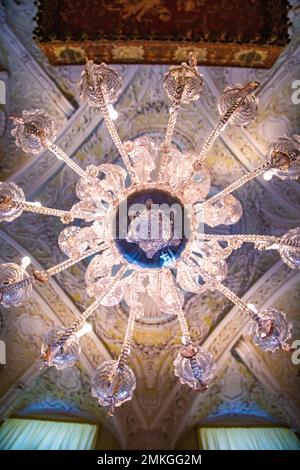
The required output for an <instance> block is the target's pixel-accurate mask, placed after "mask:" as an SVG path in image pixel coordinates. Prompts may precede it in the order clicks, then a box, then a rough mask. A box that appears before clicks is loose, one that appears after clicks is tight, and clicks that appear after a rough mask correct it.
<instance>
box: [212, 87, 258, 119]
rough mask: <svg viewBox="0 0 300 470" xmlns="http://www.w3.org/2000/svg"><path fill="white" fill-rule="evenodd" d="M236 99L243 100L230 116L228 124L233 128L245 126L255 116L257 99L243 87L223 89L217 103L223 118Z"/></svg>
mask: <svg viewBox="0 0 300 470" xmlns="http://www.w3.org/2000/svg"><path fill="white" fill-rule="evenodd" d="M238 99H243V101H242V102H241V104H240V105H239V107H238V108H237V109H236V111H235V112H234V113H233V114H232V115H231V117H230V119H229V122H230V124H232V125H234V126H245V125H247V124H249V123H250V122H251V121H253V119H254V118H255V117H256V115H257V108H258V98H257V97H256V96H255V95H254V94H253V93H249V90H248V89H247V88H245V87H244V86H243V85H239V84H237V85H235V86H233V87H227V88H225V90H224V92H223V94H222V95H221V97H220V99H219V103H218V109H219V113H220V114H221V116H223V115H224V114H225V113H226V112H227V111H228V110H229V108H230V107H231V106H232V105H233V104H234V103H235V102H236V100H238Z"/></svg>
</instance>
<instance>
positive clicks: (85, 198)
mask: <svg viewBox="0 0 300 470" xmlns="http://www.w3.org/2000/svg"><path fill="white" fill-rule="evenodd" d="M163 85H164V89H165V91H166V94H167V96H168V98H169V99H170V100H171V101H172V104H171V107H170V115H169V121H168V124H167V129H166V135H165V139H164V141H163V142H162V143H161V144H160V145H157V144H156V143H155V142H154V141H152V140H151V139H150V138H149V137H139V138H137V139H136V140H134V141H132V142H131V141H127V142H124V143H123V142H122V141H121V139H120V137H119V135H118V132H117V130H116V127H115V124H114V122H113V121H112V119H111V116H110V112H109V105H111V104H112V103H114V102H115V101H116V99H117V97H118V95H119V93H120V89H121V79H120V77H119V75H118V74H117V72H116V71H115V70H113V69H111V68H110V67H108V66H107V65H105V64H100V65H95V64H94V63H93V62H92V61H88V62H87V64H86V66H85V69H84V71H83V72H82V79H81V83H80V86H81V97H82V99H86V100H87V101H88V103H89V105H90V106H94V107H97V108H99V111H100V112H102V114H103V117H104V120H105V123H106V125H107V128H108V131H109V133H110V135H111V138H112V140H113V142H114V143H115V145H116V147H117V149H118V151H119V154H120V156H121V157H122V160H123V165H124V168H123V166H120V165H112V164H101V165H90V166H88V167H87V168H86V169H85V170H84V169H82V168H81V167H79V166H78V165H77V164H76V163H75V162H74V161H73V160H72V159H71V158H70V157H68V156H67V155H66V154H65V153H64V152H63V150H61V149H60V148H59V147H58V146H57V145H56V144H55V143H54V141H55V133H56V130H55V124H54V122H53V120H52V119H51V118H50V117H49V116H48V115H47V113H46V112H44V111H40V110H34V111H31V112H28V111H24V112H23V114H22V117H13V118H12V119H13V121H14V123H15V128H14V130H13V131H12V135H13V136H14V137H15V139H16V144H17V145H18V146H20V147H21V148H22V149H23V150H24V151H25V152H27V153H33V154H35V153H39V152H41V151H42V150H43V149H45V148H46V149H48V150H49V151H50V152H52V153H53V154H54V155H55V156H56V157H57V158H59V159H61V160H63V161H64V162H65V163H66V164H67V165H68V166H69V167H70V168H71V169H72V170H73V171H75V172H76V173H77V174H78V176H79V179H78V182H77V185H76V195H77V197H78V200H79V202H77V203H76V204H75V205H74V206H73V207H72V208H70V209H69V210H60V209H52V208H48V207H43V206H40V205H36V204H35V203H32V202H28V201H26V199H25V195H24V193H23V191H22V189H21V188H19V187H18V186H17V185H16V184H14V183H6V182H1V183H0V221H4V222H5V221H6V222H11V221H13V220H14V219H16V218H17V217H19V216H20V215H21V214H22V212H23V211H30V212H35V213H37V214H44V215H47V216H53V217H58V218H59V219H60V220H61V222H62V223H63V224H67V225H68V226H67V227H66V228H64V229H63V230H62V231H61V233H60V235H59V237H58V245H59V247H60V249H61V250H62V252H63V253H64V254H65V255H66V256H67V259H66V260H65V261H63V262H61V263H60V264H58V265H55V266H53V267H52V268H49V269H47V270H44V271H37V270H33V272H32V273H28V272H26V270H25V269H24V267H22V266H19V265H17V264H14V263H4V264H2V265H1V266H0V303H1V305H3V306H4V307H13V306H18V305H20V304H21V303H22V302H24V301H26V300H27V299H28V298H29V296H30V293H31V291H32V285H33V284H34V283H35V282H48V281H49V279H50V278H51V277H52V276H54V275H56V274H58V273H59V272H61V271H63V270H65V269H67V268H69V267H70V266H72V265H74V264H75V263H78V262H79V261H81V260H83V259H85V258H88V257H90V256H93V258H92V260H91V261H90V263H89V265H88V268H87V270H86V275H85V281H86V288H87V293H88V295H89V296H90V297H92V298H93V299H94V301H93V303H92V304H91V305H90V306H89V307H88V308H87V309H86V310H85V311H84V312H83V313H81V314H80V315H79V316H78V317H77V318H76V319H75V320H74V321H73V323H72V324H70V325H69V327H59V328H54V329H52V330H51V331H49V332H47V333H46V335H45V337H44V342H43V345H42V349H41V354H42V358H43V363H44V365H45V366H54V367H56V368H58V369H63V368H65V367H69V366H73V365H74V364H75V362H76V360H77V359H78V356H79V353H80V341H79V338H80V334H78V332H79V330H80V329H81V328H82V327H83V325H84V323H85V322H86V320H87V319H88V318H89V316H90V315H92V314H93V313H94V312H95V310H96V309H97V307H98V306H99V305H105V306H114V305H117V304H118V303H119V302H120V301H121V300H122V299H123V300H124V301H125V302H126V303H127V305H128V307H129V317H128V325H127V331H126V334H125V339H124V343H123V346H122V349H121V352H120V355H119V357H118V359H117V360H111V361H106V362H103V363H102V364H100V365H99V367H98V368H97V369H96V371H95V374H94V376H93V378H92V394H93V396H94V397H96V398H97V399H98V401H99V404H100V405H103V406H108V407H109V413H111V414H112V413H113V411H114V408H115V407H118V406H120V405H121V404H122V403H124V402H126V401H127V400H130V399H131V398H132V396H133V392H134V390H135V388H136V379H135V375H134V372H133V370H132V369H131V368H130V366H129V365H128V358H129V355H130V349H131V345H132V338H133V333H134V325H135V321H136V319H138V318H139V317H141V316H143V314H144V307H143V296H144V295H145V293H147V294H148V295H149V296H150V297H151V298H152V299H153V301H154V302H155V303H156V304H157V306H158V307H159V309H160V310H161V311H162V312H164V313H167V314H172V315H177V317H178V321H179V324H180V328H181V337H182V348H181V351H180V352H179V353H178V354H177V356H176V358H175V361H174V369H175V375H176V376H177V377H178V378H179V380H180V381H181V383H182V384H186V385H188V386H190V387H191V388H193V389H194V390H198V391H200V392H204V391H205V390H206V388H207V385H208V381H209V380H210V379H211V377H212V376H213V373H214V370H215V368H216V366H215V364H214V361H213V358H212V355H211V354H210V352H209V351H205V350H204V349H203V348H201V347H200V346H199V345H197V344H195V343H194V342H193V340H192V338H191V336H190V332H189V327H188V324H187V321H186V318H185V315H184V311H183V308H182V305H183V302H184V293H185V292H190V293H195V294H199V293H202V292H205V291H207V290H211V291H219V292H221V293H222V294H224V295H225V296H226V297H227V298H228V299H229V300H231V301H232V302H233V303H234V304H235V305H236V306H238V307H239V308H240V309H241V310H242V311H243V312H244V313H245V314H246V315H248V316H249V320H250V321H249V334H250V336H251V337H252V339H253V341H254V342H255V343H256V344H257V345H258V346H260V347H261V348H262V349H263V350H265V351H275V350H277V349H284V350H287V351H288V350H290V349H291V346H290V344H289V340H290V337H291V323H290V322H289V320H288V319H287V316H286V314H285V313H284V312H281V311H278V310H276V309H275V308H269V309H267V310H264V311H261V312H260V311H256V310H255V308H254V307H253V306H250V305H247V304H245V303H244V302H243V301H242V300H241V299H240V298H239V297H238V296H237V295H235V294H234V292H232V291H231V290H230V289H229V288H228V287H226V286H225V285H224V284H223V281H224V280H225V278H226V275H227V262H226V259H227V258H228V257H229V256H230V254H231V253H232V251H233V250H235V249H238V248H239V247H240V246H241V245H242V244H243V243H251V244H253V245H254V247H255V248H256V249H258V250H266V249H276V250H278V252H279V254H280V256H281V258H282V260H283V261H284V262H285V263H286V264H287V265H288V266H289V267H290V268H292V269H293V268H300V228H293V229H292V230H289V231H288V232H287V233H286V234H284V235H283V236H281V237H280V236H273V235H255V234H241V235H221V234H216V235H214V234H211V233H206V231H205V230H204V228H205V227H206V226H208V227H216V226H218V225H222V224H225V225H231V224H235V223H236V222H238V220H239V219H240V218H241V217H242V213H243V209H242V205H241V204H240V202H239V200H238V199H237V198H236V197H235V196H233V194H232V193H233V192H234V191H235V190H237V189H238V188H240V187H241V186H243V185H244V184H245V183H247V182H248V181H251V180H252V179H253V178H255V177H256V176H258V175H261V174H263V173H265V172H267V171H268V172H269V173H270V172H271V174H274V175H276V176H278V177H279V178H281V179H283V180H284V179H295V178H298V177H299V176H300V138H299V136H293V137H291V138H288V137H285V136H284V137H281V138H280V139H279V140H278V141H277V142H275V143H272V144H271V145H270V147H269V150H268V153H267V156H266V160H265V162H264V163H262V164H261V165H260V166H259V167H257V168H256V169H254V170H253V171H251V172H250V173H248V174H247V175H244V176H242V177H241V178H239V179H238V180H237V181H235V182H233V183H232V184H230V185H229V186H228V187H227V188H225V189H223V190H222V191H221V192H219V193H218V194H215V195H214V196H211V197H209V196H208V194H209V189H210V175H209V172H208V170H207V168H206V165H205V158H206V156H207V154H208V152H209V150H210V148H211V147H212V145H213V143H214V142H215V140H216V139H217V137H218V136H219V135H220V134H221V132H223V131H224V130H225V128H226V127H227V126H229V125H235V126H245V125H248V124H249V123H250V122H251V121H252V120H253V119H254V118H255V116H256V113H257V107H258V98H257V96H256V95H255V91H256V89H257V88H258V86H259V84H258V83H257V82H251V83H246V84H244V85H240V84H237V85H235V86H232V87H228V88H226V89H225V90H224V92H223V94H222V95H221V97H220V100H219V104H218V109H219V112H220V116H221V117H220V120H219V122H218V123H217V125H216V127H215V128H214V129H213V131H212V132H211V134H210V135H209V137H208V139H207V140H206V142H205V144H204V146H203V148H202V149H201V150H200V151H199V150H198V149H197V150H196V151H195V152H194V153H184V152H183V153H182V152H180V151H179V150H178V149H177V148H176V147H175V146H174V145H173V144H172V138H173V132H174V127H175V124H176V121H177V117H178V113H179V111H180V106H181V104H183V103H184V104H188V103H191V102H193V101H196V100H198V99H199V97H200V96H201V93H202V87H203V78H202V76H201V74H200V73H199V71H198V68H197V64H196V61H195V59H193V57H191V58H190V61H189V63H188V64H186V63H183V64H181V65H179V66H174V67H171V68H170V69H169V71H168V72H167V73H166V75H165V78H164V84H163ZM75 219H80V220H82V224H81V226H80V227H79V226H77V225H70V224H72V222H73V221H74V220H75Z"/></svg>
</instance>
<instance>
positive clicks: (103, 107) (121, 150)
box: [97, 86, 134, 181]
mask: <svg viewBox="0 0 300 470" xmlns="http://www.w3.org/2000/svg"><path fill="white" fill-rule="evenodd" d="M97 99H98V105H99V108H100V110H101V112H102V115H103V118H104V121H105V124H106V127H107V130H108V132H109V134H110V136H111V138H112V141H113V142H114V144H115V146H116V147H117V149H118V151H119V153H120V155H121V157H122V159H123V162H124V165H125V168H126V169H127V171H128V173H129V175H130V178H131V180H132V181H134V172H133V171H132V167H131V164H130V159H129V156H128V154H127V152H126V150H125V147H124V145H123V143H122V141H121V139H120V136H119V134H118V132H117V129H116V126H115V124H114V122H113V120H112V119H111V117H110V114H109V109H108V106H107V103H106V101H105V97H104V94H103V91H102V88H101V86H97Z"/></svg>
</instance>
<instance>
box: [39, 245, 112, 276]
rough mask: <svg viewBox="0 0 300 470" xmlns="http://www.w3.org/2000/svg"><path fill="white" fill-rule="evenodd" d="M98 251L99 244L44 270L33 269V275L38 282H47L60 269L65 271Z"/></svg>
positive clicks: (99, 248)
mask: <svg viewBox="0 0 300 470" xmlns="http://www.w3.org/2000/svg"><path fill="white" fill-rule="evenodd" d="M103 243H104V242H103ZM99 251H102V250H101V245H99V246H98V247H97V249H90V250H87V251H85V252H84V253H83V254H81V255H78V256H76V257H74V258H68V259H67V260H65V261H63V262H62V263H59V264H56V265H55V266H52V268H49V269H46V270H45V271H37V270H35V271H34V272H33V274H34V277H35V278H36V279H37V280H38V281H40V282H48V281H49V279H50V278H51V277H52V276H55V275H56V274H58V273H61V272H62V271H65V270H66V269H68V268H70V267H71V266H73V265H74V264H77V263H79V262H80V261H82V260H84V259H86V258H88V257H89V256H92V255H94V254H96V253H99Z"/></svg>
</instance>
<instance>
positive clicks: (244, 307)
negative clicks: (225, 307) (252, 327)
mask: <svg viewBox="0 0 300 470" xmlns="http://www.w3.org/2000/svg"><path fill="white" fill-rule="evenodd" d="M214 286H215V288H216V290H218V291H219V292H220V293H221V294H223V295H224V296H225V297H227V299H229V300H230V301H231V302H232V303H233V304H234V305H236V306H237V307H238V308H239V309H240V310H241V311H242V312H243V313H246V314H247V315H248V316H249V317H250V318H251V319H252V320H254V321H255V322H256V323H258V325H261V322H262V319H261V317H260V316H259V315H258V314H257V312H256V311H255V310H254V309H252V308H250V307H248V305H247V304H246V303H245V302H243V300H242V299H240V298H239V297H238V296H237V295H236V294H235V293H234V292H232V290H230V289H228V287H226V286H224V284H221V283H220V282H215V283H214Z"/></svg>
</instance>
